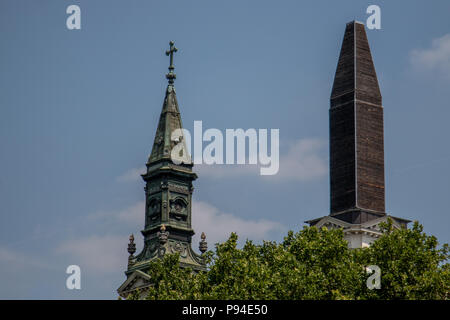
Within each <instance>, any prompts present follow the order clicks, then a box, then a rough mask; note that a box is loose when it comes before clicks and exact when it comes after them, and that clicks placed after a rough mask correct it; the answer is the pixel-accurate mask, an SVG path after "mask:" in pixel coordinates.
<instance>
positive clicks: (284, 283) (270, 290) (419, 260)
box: [129, 222, 450, 300]
mask: <svg viewBox="0 0 450 320" xmlns="http://www.w3.org/2000/svg"><path fill="white" fill-rule="evenodd" d="M382 228H383V231H384V234H383V236H381V237H380V238H379V239H378V240H377V241H375V242H374V243H373V244H372V245H371V246H370V247H369V248H361V249H349V248H348V245H347V242H346V241H345V240H344V237H343V231H342V230H341V229H332V230H328V229H326V228H322V229H317V228H316V227H305V228H303V230H301V231H299V232H297V233H294V232H292V231H290V232H289V233H288V234H287V236H286V237H285V238H284V241H283V242H282V243H275V242H269V241H264V242H263V244H254V243H253V242H252V241H249V240H247V241H246V243H245V245H244V246H243V247H242V248H238V246H237V240H238V237H237V235H236V234H235V233H232V234H231V236H230V238H229V239H228V240H227V241H226V242H224V243H219V244H216V247H215V251H214V252H212V251H209V252H207V253H205V259H206V260H207V261H208V271H206V272H198V273H196V272H192V270H190V269H186V268H180V266H179V263H178V255H167V256H165V257H164V258H163V259H162V260H156V261H154V262H152V265H151V267H150V269H149V270H148V273H149V275H150V276H151V278H152V279H154V285H153V286H151V287H150V289H149V290H148V292H146V294H147V299H226V300H229V299H282V300H291V299H447V298H448V292H449V285H450V267H449V264H448V263H447V261H448V258H449V252H448V245H447V244H444V245H443V246H439V244H438V241H437V239H436V238H435V237H434V236H428V235H426V234H425V233H424V232H423V228H422V226H421V225H419V224H418V223H417V222H416V223H414V226H413V227H412V228H411V229H400V230H399V229H394V228H393V227H392V223H391V222H388V223H387V224H385V225H383V226H382ZM368 265H377V266H379V267H380V269H381V288H380V289H373V290H370V289H368V287H367V285H366V281H367V278H368V277H369V274H368V273H367V271H366V266H368ZM137 297H139V294H135V295H134V296H130V297H129V298H131V299H133V298H137Z"/></svg>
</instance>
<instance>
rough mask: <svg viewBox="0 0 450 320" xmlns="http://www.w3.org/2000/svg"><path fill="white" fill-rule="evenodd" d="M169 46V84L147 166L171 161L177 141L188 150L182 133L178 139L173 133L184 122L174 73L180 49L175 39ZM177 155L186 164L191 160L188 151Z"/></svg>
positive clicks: (181, 126) (167, 52)
mask: <svg viewBox="0 0 450 320" xmlns="http://www.w3.org/2000/svg"><path fill="white" fill-rule="evenodd" d="M169 46H170V47H169V50H167V51H166V55H167V56H169V57H170V64H169V73H167V74H166V78H167V79H168V80H169V84H168V85H167V89H166V94H165V97H164V102H163V107H162V110H161V114H160V117H159V123H158V128H157V130H156V134H155V140H154V142H153V148H152V152H151V154H150V156H149V158H148V162H147V167H148V166H150V165H151V164H153V163H156V162H159V161H161V160H167V161H171V159H172V156H173V155H172V149H173V147H174V146H175V144H177V143H183V144H184V148H183V151H181V152H186V150H187V147H186V141H185V140H184V136H183V135H182V134H179V135H177V137H176V139H175V140H176V141H173V140H174V139H172V138H173V137H172V134H174V133H176V132H177V131H178V132H180V131H181V130H182V129H183V124H182V122H181V115H180V110H179V107H178V101H177V96H176V93H175V86H174V80H175V79H176V78H177V76H176V74H175V73H174V69H175V66H174V64H173V55H174V53H175V52H177V51H178V49H177V48H176V47H175V43H174V42H173V41H170V43H169ZM176 156H177V160H182V161H183V162H184V163H185V164H189V163H190V162H191V161H190V156H189V155H188V154H187V152H186V154H177V155H176Z"/></svg>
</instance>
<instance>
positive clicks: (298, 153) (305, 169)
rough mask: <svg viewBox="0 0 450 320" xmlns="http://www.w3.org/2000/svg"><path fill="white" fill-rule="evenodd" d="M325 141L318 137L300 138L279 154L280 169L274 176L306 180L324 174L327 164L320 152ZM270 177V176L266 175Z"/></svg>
mask: <svg viewBox="0 0 450 320" xmlns="http://www.w3.org/2000/svg"><path fill="white" fill-rule="evenodd" d="M324 145H325V143H324V142H323V141H322V140H320V139H301V140H298V141H296V142H295V143H293V144H292V145H291V146H290V148H289V150H288V152H287V153H286V154H285V155H284V156H281V159H280V171H279V172H278V174H277V175H274V176H273V177H274V178H279V179H284V180H297V181H307V180H312V179H315V178H320V177H323V176H324V175H326V173H327V165H326V162H325V159H324V158H323V157H321V156H320V152H321V150H322V148H323V147H324ZM267 177H268V178H270V177H271V176H267Z"/></svg>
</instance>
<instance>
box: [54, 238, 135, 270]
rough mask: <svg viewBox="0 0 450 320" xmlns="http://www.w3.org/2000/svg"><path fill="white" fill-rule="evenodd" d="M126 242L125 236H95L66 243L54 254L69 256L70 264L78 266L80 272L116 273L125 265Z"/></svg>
mask: <svg viewBox="0 0 450 320" xmlns="http://www.w3.org/2000/svg"><path fill="white" fill-rule="evenodd" d="M127 241H128V236H125V235H124V236H120V235H103V236H98V235H95V236H89V237H83V238H79V239H72V240H69V241H66V242H64V243H62V244H61V245H60V246H59V247H58V248H57V249H56V252H57V253H60V254H66V255H68V256H70V261H69V260H68V261H69V262H70V264H75V265H78V266H80V267H81V272H83V269H87V270H88V272H98V273H109V272H117V270H121V268H120V266H122V269H123V268H125V266H126V263H127V255H128V254H127V252H126V244H127Z"/></svg>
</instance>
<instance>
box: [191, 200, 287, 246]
mask: <svg viewBox="0 0 450 320" xmlns="http://www.w3.org/2000/svg"><path fill="white" fill-rule="evenodd" d="M192 224H193V228H194V230H195V232H196V234H195V236H194V239H193V243H192V247H193V248H194V249H197V246H198V242H199V240H200V235H201V233H202V232H205V234H206V236H207V239H206V240H207V242H208V245H209V248H210V249H213V248H214V244H215V243H217V242H223V241H225V240H227V239H228V237H229V236H230V234H231V233H232V232H236V233H237V235H238V236H239V239H240V240H242V241H245V239H247V238H248V239H249V240H254V241H260V240H263V239H264V240H270V235H271V234H273V233H283V232H284V231H286V228H285V227H284V226H283V225H282V224H281V223H279V222H276V221H270V220H267V219H258V220H246V219H243V218H241V217H238V216H236V215H233V214H230V213H224V212H221V211H220V210H219V209H218V208H216V207H214V206H212V205H210V204H208V203H206V202H203V201H194V202H193V204H192Z"/></svg>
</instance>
